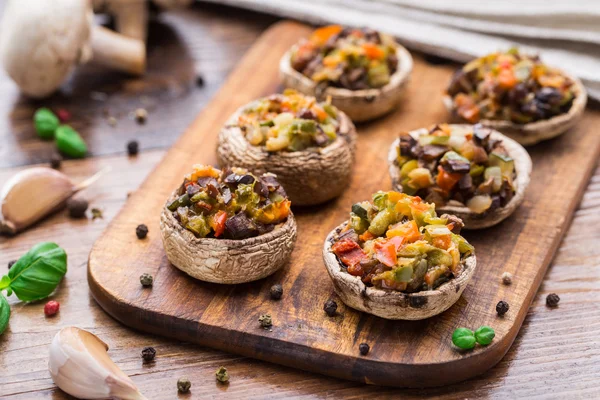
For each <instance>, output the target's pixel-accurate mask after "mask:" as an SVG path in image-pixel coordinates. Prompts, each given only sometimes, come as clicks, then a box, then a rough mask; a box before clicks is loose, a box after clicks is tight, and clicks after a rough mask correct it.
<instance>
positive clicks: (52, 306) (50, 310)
mask: <svg viewBox="0 0 600 400" xmlns="http://www.w3.org/2000/svg"><path fill="white" fill-rule="evenodd" d="M59 308H60V303H59V302H58V301H54V300H50V301H49V302H47V303H46V305H45V306H44V314H46V316H47V317H51V316H53V315H54V314H56V313H57V312H58V309H59Z"/></svg>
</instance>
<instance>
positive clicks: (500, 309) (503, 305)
mask: <svg viewBox="0 0 600 400" xmlns="http://www.w3.org/2000/svg"><path fill="white" fill-rule="evenodd" d="M509 308H510V307H509V305H508V303H507V302H505V301H504V300H500V301H499V302H498V304H496V312H497V313H498V315H499V316H501V317H502V316H503V315H504V314H506V313H507V312H508V309H509Z"/></svg>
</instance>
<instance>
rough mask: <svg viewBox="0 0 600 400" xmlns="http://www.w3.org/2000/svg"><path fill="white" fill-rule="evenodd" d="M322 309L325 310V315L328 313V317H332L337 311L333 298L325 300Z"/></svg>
mask: <svg viewBox="0 0 600 400" xmlns="http://www.w3.org/2000/svg"><path fill="white" fill-rule="evenodd" d="M323 310H325V312H326V313H327V315H329V316H330V317H334V316H335V313H336V311H337V303H336V302H335V301H334V300H331V299H329V300H327V301H326V302H325V305H324V306H323Z"/></svg>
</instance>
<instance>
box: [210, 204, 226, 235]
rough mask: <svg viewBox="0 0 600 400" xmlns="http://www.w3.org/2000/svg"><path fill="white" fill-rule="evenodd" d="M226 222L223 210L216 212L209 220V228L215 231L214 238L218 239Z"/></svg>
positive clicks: (223, 230)
mask: <svg viewBox="0 0 600 400" xmlns="http://www.w3.org/2000/svg"><path fill="white" fill-rule="evenodd" d="M226 221H227V213H226V212H225V211H223V210H219V211H217V213H216V214H215V215H213V217H212V218H211V219H210V221H209V224H210V227H211V228H213V230H214V231H215V237H219V236H221V235H222V234H223V232H225V222H226Z"/></svg>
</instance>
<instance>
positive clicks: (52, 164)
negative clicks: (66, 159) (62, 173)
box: [50, 153, 63, 169]
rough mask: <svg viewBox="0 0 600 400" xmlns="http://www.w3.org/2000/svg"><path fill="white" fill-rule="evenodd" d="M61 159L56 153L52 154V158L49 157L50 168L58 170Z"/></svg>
mask: <svg viewBox="0 0 600 400" xmlns="http://www.w3.org/2000/svg"><path fill="white" fill-rule="evenodd" d="M62 159H63V158H62V157H61V155H60V154H57V153H54V154H52V156H51V157H50V167H52V168H54V169H59V168H60V163H61V162H62Z"/></svg>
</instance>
